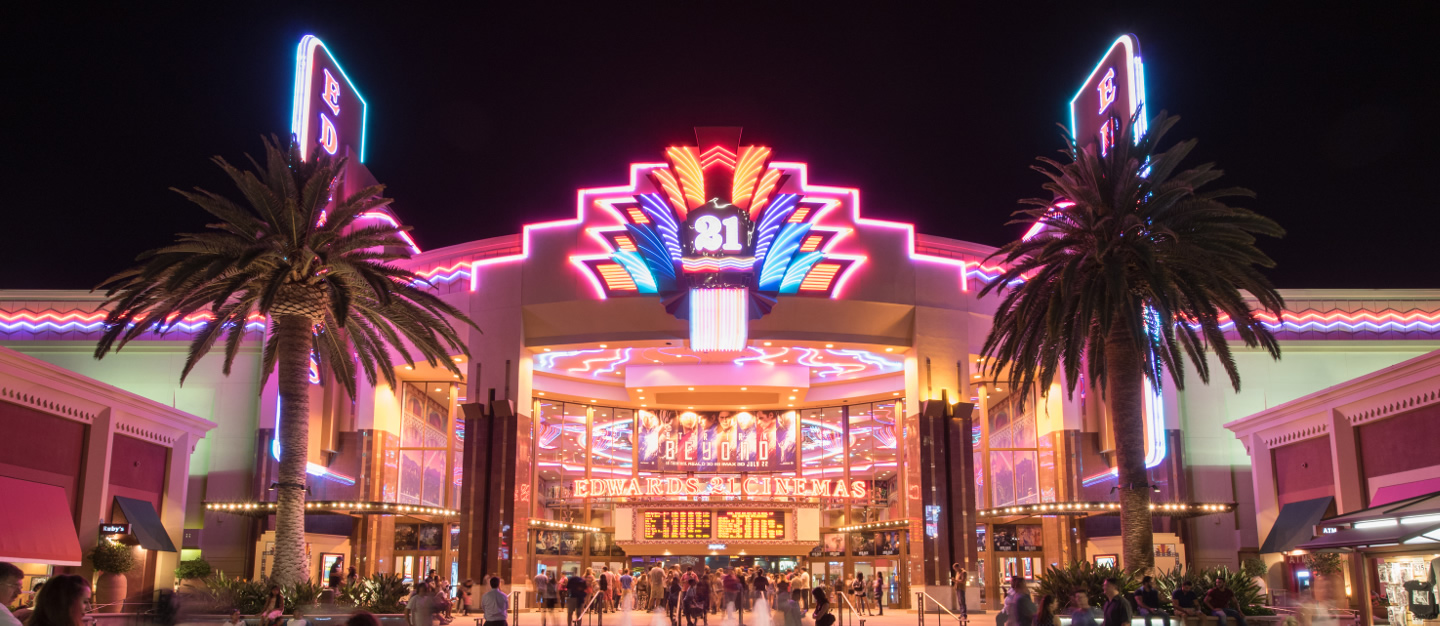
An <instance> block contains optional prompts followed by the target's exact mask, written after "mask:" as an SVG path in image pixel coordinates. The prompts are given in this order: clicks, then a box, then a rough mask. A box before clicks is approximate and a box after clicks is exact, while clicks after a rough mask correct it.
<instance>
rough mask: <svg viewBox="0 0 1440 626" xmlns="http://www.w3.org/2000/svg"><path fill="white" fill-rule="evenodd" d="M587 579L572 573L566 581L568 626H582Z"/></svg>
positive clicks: (566, 616)
mask: <svg viewBox="0 0 1440 626" xmlns="http://www.w3.org/2000/svg"><path fill="white" fill-rule="evenodd" d="M584 602H585V579H584V578H581V577H580V575H579V574H578V573H577V572H573V571H572V572H570V577H569V578H566V579H565V623H566V626H580V619H581V617H582V616H581V615H580V611H581V609H583V608H585V605H584Z"/></svg>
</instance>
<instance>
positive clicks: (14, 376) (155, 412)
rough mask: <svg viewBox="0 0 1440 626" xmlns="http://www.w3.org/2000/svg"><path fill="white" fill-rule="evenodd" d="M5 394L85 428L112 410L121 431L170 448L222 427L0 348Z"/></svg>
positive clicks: (0, 380)
mask: <svg viewBox="0 0 1440 626" xmlns="http://www.w3.org/2000/svg"><path fill="white" fill-rule="evenodd" d="M0 388H3V389H5V392H4V393H5V398H6V399H10V400H11V401H17V400H18V402H19V403H21V404H25V405H28V406H33V407H35V408H38V409H41V410H45V411H47V412H50V413H52V414H55V415H58V416H60V417H64V418H67V419H73V420H76V421H82V422H86V423H90V422H93V421H94V419H95V417H96V416H98V415H99V414H100V413H101V412H102V411H103V410H105V409H106V408H109V409H111V411H112V415H113V416H115V420H116V423H115V428H116V430H118V431H120V432H124V433H125V434H127V435H132V436H136V437H140V438H143V439H147V440H150V441H154V442H156V443H163V444H164V445H166V446H170V445H172V444H173V443H174V442H175V441H177V440H178V439H179V438H180V436H182V435H186V434H188V435H191V436H193V437H194V438H196V439H199V438H202V437H204V436H205V433H207V432H209V431H211V430H213V429H214V428H215V427H216V426H217V424H215V422H212V421H210V420H207V419H205V418H202V417H198V416H196V415H191V414H190V413H186V412H185V411H181V410H180V409H177V408H175V407H171V406H166V405H164V404H161V403H159V402H156V401H154V400H151V399H149V398H144V397H141V396H138V395H136V394H133V393H130V392H128V391H125V390H124V389H120V388H119V387H116V386H114V385H108V384H106V383H102V382H100V381H98V380H95V379H93V378H90V377H88V376H83V375H81V374H78V373H76V372H73V371H70V370H67V369H65V368H63V367H59V366H56V365H52V364H50V363H47V362H45V361H42V360H40V359H37V358H35V357H32V356H30V355H27V354H23V353H20V352H17V351H15V350H12V349H10V348H5V347H0ZM85 405H89V406H88V407H87V406H85Z"/></svg>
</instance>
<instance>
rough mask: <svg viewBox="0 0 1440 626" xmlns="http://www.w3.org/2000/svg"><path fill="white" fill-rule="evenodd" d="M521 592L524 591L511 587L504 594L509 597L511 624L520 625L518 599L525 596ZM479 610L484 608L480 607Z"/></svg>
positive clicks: (512, 625)
mask: <svg viewBox="0 0 1440 626" xmlns="http://www.w3.org/2000/svg"><path fill="white" fill-rule="evenodd" d="M522 593H524V592H523V591H521V590H519V589H511V590H510V593H508V594H505V595H507V596H509V599H510V615H509V620H510V624H511V626H520V609H519V606H520V600H522V599H524V598H525V596H523V595H521V594H522ZM481 611H484V609H481ZM481 617H484V614H483V613H482V614H481Z"/></svg>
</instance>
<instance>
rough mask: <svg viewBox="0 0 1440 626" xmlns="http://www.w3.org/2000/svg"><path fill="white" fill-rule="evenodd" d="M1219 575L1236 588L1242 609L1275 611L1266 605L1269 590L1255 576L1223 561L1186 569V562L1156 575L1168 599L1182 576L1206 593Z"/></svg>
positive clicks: (1249, 612) (1262, 612)
mask: <svg viewBox="0 0 1440 626" xmlns="http://www.w3.org/2000/svg"><path fill="white" fill-rule="evenodd" d="M1219 578H1223V579H1225V585H1226V586H1227V587H1229V588H1230V590H1231V591H1233V592H1235V602H1236V603H1238V604H1239V605H1240V612H1242V613H1244V614H1246V615H1274V614H1275V612H1274V611H1271V610H1270V609H1267V608H1265V607H1264V606H1263V605H1264V604H1265V594H1263V593H1261V591H1260V585H1257V584H1255V577H1253V576H1251V575H1249V574H1247V573H1246V572H1244V571H1243V570H1232V569H1230V568H1228V567H1225V566H1223V565H1222V566H1220V567H1211V568H1206V569H1202V570H1186V569H1185V567H1184V566H1182V565H1177V566H1175V568H1174V569H1171V570H1170V571H1168V572H1161V573H1160V575H1159V576H1156V577H1155V588H1156V589H1157V590H1159V591H1160V595H1161V601H1162V602H1164V603H1168V602H1169V601H1170V594H1172V593H1174V592H1175V590H1176V589H1178V588H1180V581H1182V580H1188V581H1190V584H1191V585H1192V586H1193V588H1194V589H1195V592H1196V593H1198V594H1200V595H1201V596H1202V597H1203V596H1204V595H1205V591H1206V590H1207V589H1209V588H1211V587H1213V586H1215V580H1216V579H1219Z"/></svg>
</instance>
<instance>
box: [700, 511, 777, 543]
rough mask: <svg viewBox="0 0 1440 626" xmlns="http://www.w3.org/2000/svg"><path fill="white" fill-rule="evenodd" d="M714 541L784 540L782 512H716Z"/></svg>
mask: <svg viewBox="0 0 1440 626" xmlns="http://www.w3.org/2000/svg"><path fill="white" fill-rule="evenodd" d="M715 538H716V539H750V540H761V541H763V540H767V539H784V538H785V512H784V511H717V512H716V514H715Z"/></svg>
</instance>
